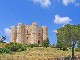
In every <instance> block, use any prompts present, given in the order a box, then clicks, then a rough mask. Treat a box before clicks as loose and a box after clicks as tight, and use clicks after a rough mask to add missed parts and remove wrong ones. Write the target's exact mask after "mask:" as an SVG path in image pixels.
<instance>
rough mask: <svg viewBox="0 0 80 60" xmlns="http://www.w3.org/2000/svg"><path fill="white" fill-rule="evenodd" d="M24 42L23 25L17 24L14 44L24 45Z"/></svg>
mask: <svg viewBox="0 0 80 60" xmlns="http://www.w3.org/2000/svg"><path fill="white" fill-rule="evenodd" d="M24 41H25V25H24V24H23V23H18V26H17V40H16V42H18V43H24Z"/></svg>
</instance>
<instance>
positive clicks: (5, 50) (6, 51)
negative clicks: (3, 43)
mask: <svg viewBox="0 0 80 60" xmlns="http://www.w3.org/2000/svg"><path fill="white" fill-rule="evenodd" d="M0 53H11V50H10V49H7V48H0Z"/></svg>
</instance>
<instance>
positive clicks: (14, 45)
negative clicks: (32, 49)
mask: <svg viewBox="0 0 80 60" xmlns="http://www.w3.org/2000/svg"><path fill="white" fill-rule="evenodd" d="M6 48H7V49H10V50H11V51H12V52H16V51H24V50H26V48H27V45H26V44H19V43H9V44H7V45H6Z"/></svg>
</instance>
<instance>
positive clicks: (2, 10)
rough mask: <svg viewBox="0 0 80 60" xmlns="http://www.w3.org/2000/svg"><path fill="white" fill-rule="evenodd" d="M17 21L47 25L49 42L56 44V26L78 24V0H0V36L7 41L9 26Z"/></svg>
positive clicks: (79, 6) (79, 7)
mask: <svg viewBox="0 0 80 60" xmlns="http://www.w3.org/2000/svg"><path fill="white" fill-rule="evenodd" d="M19 22H22V23H24V24H27V25H28V24H29V25H30V24H32V22H37V24H38V25H39V26H43V25H44V26H47V27H48V36H49V40H50V43H51V44H56V42H57V38H56V33H57V31H56V30H57V29H58V28H60V27H62V26H64V25H65V24H68V23H70V24H80V0H0V37H1V36H3V35H6V36H7V39H6V41H8V42H9V41H10V35H11V28H10V27H11V26H17V24H18V23H19Z"/></svg>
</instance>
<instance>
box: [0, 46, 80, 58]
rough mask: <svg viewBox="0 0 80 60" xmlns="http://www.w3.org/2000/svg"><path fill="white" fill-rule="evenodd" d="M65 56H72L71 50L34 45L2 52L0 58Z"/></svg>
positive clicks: (76, 53)
mask: <svg viewBox="0 0 80 60" xmlns="http://www.w3.org/2000/svg"><path fill="white" fill-rule="evenodd" d="M78 54H80V52H75V55H78ZM64 56H71V50H70V49H69V50H68V51H61V50H57V49H56V48H51V47H48V48H43V47H34V48H28V49H27V50H26V51H22V52H15V53H11V54H0V60H54V58H61V57H64Z"/></svg>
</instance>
